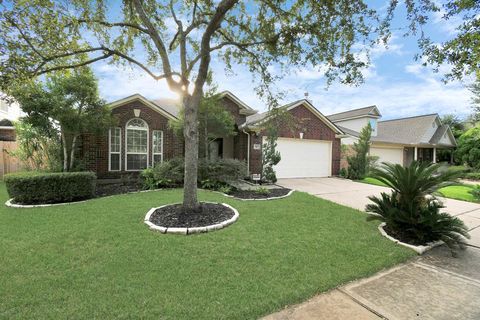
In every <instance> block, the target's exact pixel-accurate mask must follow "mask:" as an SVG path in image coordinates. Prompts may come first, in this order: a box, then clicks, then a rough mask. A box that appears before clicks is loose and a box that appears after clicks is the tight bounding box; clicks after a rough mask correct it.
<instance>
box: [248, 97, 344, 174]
mask: <svg viewBox="0 0 480 320" xmlns="http://www.w3.org/2000/svg"><path fill="white" fill-rule="evenodd" d="M289 114H290V115H291V116H292V117H289V119H288V118H287V120H285V121H283V122H282V123H281V124H280V131H279V137H284V138H297V139H299V138H300V132H303V133H304V135H303V139H314V140H326V141H332V175H338V171H339V170H340V153H341V142H340V139H338V138H335V134H336V133H335V131H333V130H332V129H331V128H330V127H328V126H327V125H326V124H325V122H323V121H322V120H320V119H319V118H318V117H317V116H316V115H315V114H313V113H312V112H311V111H310V110H309V109H308V108H306V107H305V106H298V107H296V108H294V109H292V110H290V111H289ZM263 135H264V132H260V133H259V134H258V135H255V134H252V141H251V153H250V154H251V156H250V170H251V173H261V170H262V151H261V150H253V144H254V143H259V144H262V136H263Z"/></svg>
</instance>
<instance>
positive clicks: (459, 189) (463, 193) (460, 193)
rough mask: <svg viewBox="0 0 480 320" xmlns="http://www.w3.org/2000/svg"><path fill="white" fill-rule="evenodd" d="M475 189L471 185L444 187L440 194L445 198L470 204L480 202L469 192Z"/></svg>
mask: <svg viewBox="0 0 480 320" xmlns="http://www.w3.org/2000/svg"><path fill="white" fill-rule="evenodd" d="M472 189H473V186H470V185H466V184H463V185H458V186H457V185H455V186H448V187H444V188H442V189H440V190H438V191H439V193H440V194H441V195H442V196H443V197H445V198H451V199H457V200H463V201H469V202H479V201H478V200H477V199H475V197H474V196H473V195H472V194H471V193H470V192H469V191H470V190H472Z"/></svg>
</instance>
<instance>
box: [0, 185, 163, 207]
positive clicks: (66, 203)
mask: <svg viewBox="0 0 480 320" xmlns="http://www.w3.org/2000/svg"><path fill="white" fill-rule="evenodd" d="M159 190H164V189H152V190H139V191H130V192H126V193H119V194H111V195H108V196H103V197H94V198H91V199H86V200H81V201H72V202H60V203H46V204H16V203H13V198H11V199H8V200H7V201H6V202H5V206H7V207H10V208H41V207H53V206H64V205H68V204H77V203H83V202H87V201H91V200H97V199H103V198H109V197H115V196H121V195H124V194H132V193H144V192H152V191H159Z"/></svg>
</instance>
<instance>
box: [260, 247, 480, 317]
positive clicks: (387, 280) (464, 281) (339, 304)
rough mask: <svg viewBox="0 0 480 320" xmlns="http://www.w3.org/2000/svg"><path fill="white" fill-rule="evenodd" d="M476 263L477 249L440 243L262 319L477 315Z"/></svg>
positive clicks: (479, 279) (479, 280)
mask: <svg viewBox="0 0 480 320" xmlns="http://www.w3.org/2000/svg"><path fill="white" fill-rule="evenodd" d="M479 265H480V249H477V248H473V247H470V248H468V249H467V250H465V251H461V252H459V253H458V257H456V258H454V257H452V256H451V254H450V251H449V250H448V249H447V248H445V247H443V246H442V247H438V248H435V249H434V250H432V251H430V252H429V253H427V254H426V255H425V256H422V257H418V258H416V259H414V260H413V261H411V262H409V263H407V264H404V265H401V266H398V267H395V268H392V269H390V270H387V271H384V272H381V273H378V274H376V275H374V276H373V277H370V278H367V279H362V280H359V281H355V282H352V283H350V284H347V285H345V286H343V287H340V288H337V289H335V290H332V291H330V292H327V293H324V294H320V295H318V296H315V297H314V298H312V299H310V300H308V301H306V302H304V303H302V304H299V305H295V306H291V307H288V308H286V309H284V310H282V311H280V312H277V313H274V314H271V315H268V316H266V317H265V318H263V319H264V320H287V319H289V320H296V319H298V320H300V319H301V320H309V319H312V320H313V319H335V320H343V319H345V320H347V319H348V320H350V319H359V320H369V319H390V320H395V319H398V320H403V319H405V320H406V319H438V320H443V319H445V320H447V319H462V320H470V319H471V320H474V319H480V307H479V306H480V305H479V302H478V301H479V299H480V268H478V266H479Z"/></svg>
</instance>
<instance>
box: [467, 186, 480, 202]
mask: <svg viewBox="0 0 480 320" xmlns="http://www.w3.org/2000/svg"><path fill="white" fill-rule="evenodd" d="M469 192H470V194H471V195H472V196H473V197H474V198H475V199H476V200H480V185H476V186H475V187H473V188H472V190H470V191H469Z"/></svg>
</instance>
